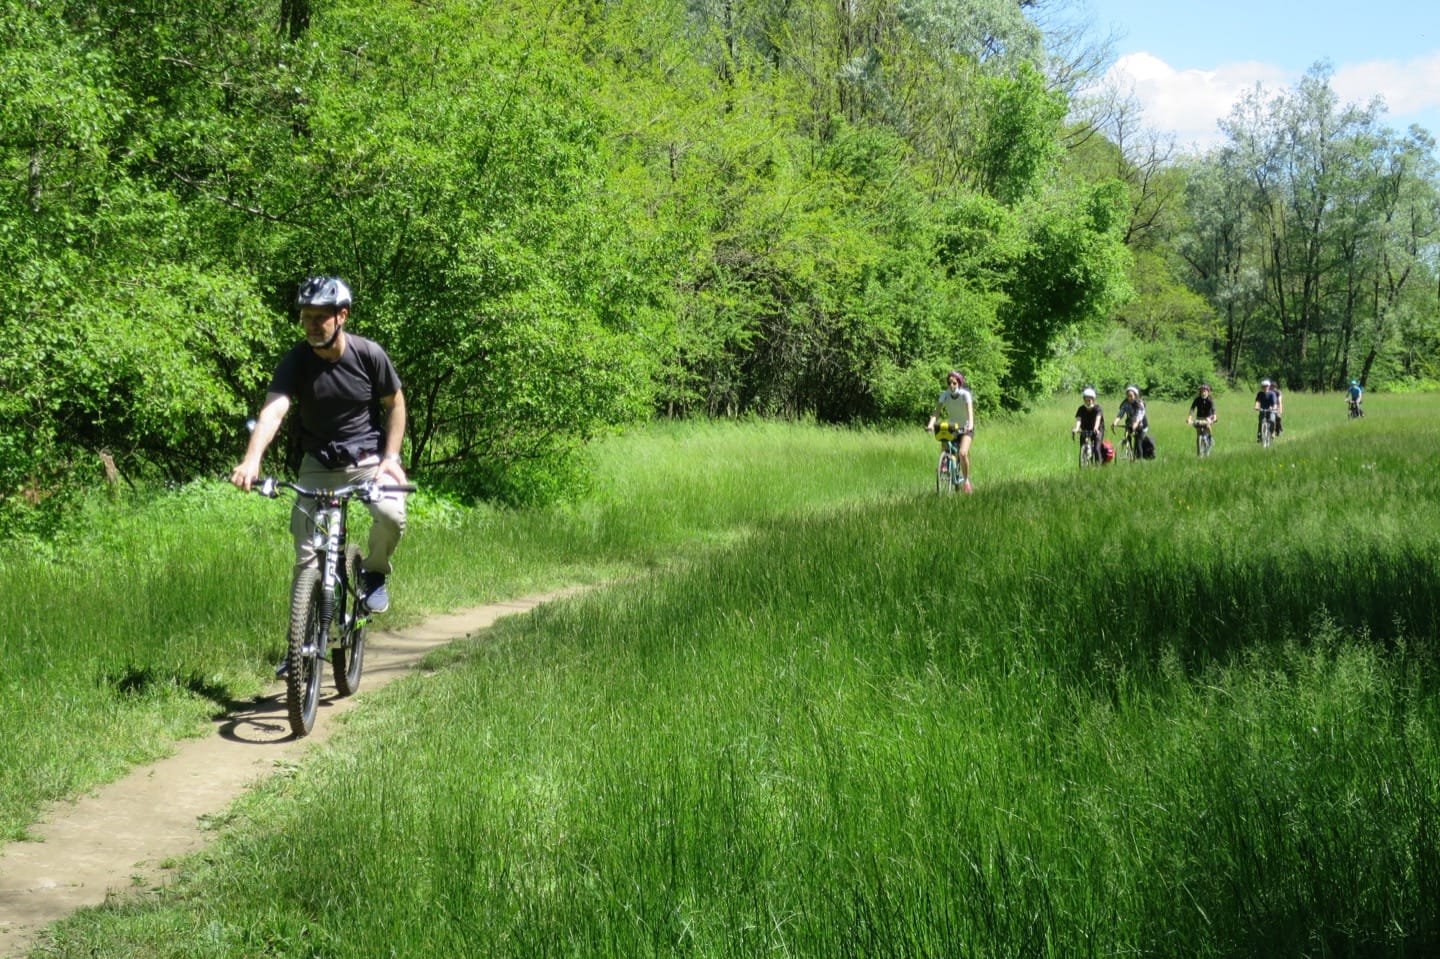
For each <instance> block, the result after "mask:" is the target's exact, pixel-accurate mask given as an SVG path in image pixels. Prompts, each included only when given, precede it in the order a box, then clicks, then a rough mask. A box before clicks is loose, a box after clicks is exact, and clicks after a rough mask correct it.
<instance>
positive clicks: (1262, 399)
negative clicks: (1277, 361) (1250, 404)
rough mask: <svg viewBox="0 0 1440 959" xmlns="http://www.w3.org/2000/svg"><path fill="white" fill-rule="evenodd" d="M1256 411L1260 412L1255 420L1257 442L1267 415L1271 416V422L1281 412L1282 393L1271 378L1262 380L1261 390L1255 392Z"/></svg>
mask: <svg viewBox="0 0 1440 959" xmlns="http://www.w3.org/2000/svg"><path fill="white" fill-rule="evenodd" d="M1255 411H1256V412H1257V413H1259V414H1260V417H1259V419H1257V420H1256V421H1255V442H1257V443H1258V442H1260V431H1261V427H1262V426H1263V425H1264V423H1265V419H1266V417H1271V423H1272V424H1273V423H1274V422H1275V420H1274V417H1276V416H1278V414H1279V412H1280V394H1279V393H1278V392H1276V390H1275V384H1274V383H1273V382H1271V381H1270V380H1268V379H1266V380H1261V381H1260V392H1258V393H1256V394H1255Z"/></svg>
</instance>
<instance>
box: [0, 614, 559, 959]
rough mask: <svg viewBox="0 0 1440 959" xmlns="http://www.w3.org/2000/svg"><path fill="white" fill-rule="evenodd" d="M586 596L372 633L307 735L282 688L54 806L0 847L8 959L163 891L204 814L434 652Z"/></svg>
mask: <svg viewBox="0 0 1440 959" xmlns="http://www.w3.org/2000/svg"><path fill="white" fill-rule="evenodd" d="M578 591H579V590H578V589H571V590H560V591H557V592H554V593H546V594H543V595H538V596H528V597H524V598H522V599H516V600H511V601H509V602H504V603H494V604H491V605H488V606H479V607H476V608H474V609H470V610H465V611H462V612H458V613H451V614H448V615H445V616H438V617H435V618H433V619H429V620H426V621H425V622H423V623H421V624H419V625H418V626H413V627H411V628H409V629H404V630H399V631H396V632H389V631H386V630H378V629H377V630H372V631H371V633H370V636H369V637H368V640H367V642H366V646H365V673H364V677H363V678H362V680H361V684H360V691H359V693H358V694H357V696H355V697H349V698H346V699H337V698H334V687H333V686H331V685H329V678H330V677H329V671H328V670H327V671H326V680H327V686H326V689H325V691H324V693H323V695H324V696H325V698H324V699H322V701H321V709H320V714H319V716H318V718H317V719H316V721H315V729H314V731H313V732H312V733H311V734H310V735H309V736H307V737H306V738H304V739H299V740H297V739H293V738H291V736H290V725H289V723H288V721H287V720H286V718H285V691H284V687H283V686H282V685H280V684H278V683H277V684H276V685H275V687H274V688H273V689H272V690H270V691H269V692H268V693H267V694H266V695H265V696H264V697H262V698H260V699H258V700H256V701H254V702H251V703H247V704H245V705H244V706H243V707H242V708H239V709H237V710H235V711H233V712H231V713H230V714H228V715H226V716H222V717H220V718H219V719H217V720H216V722H215V728H214V730H213V732H212V733H211V734H209V735H206V736H203V737H201V738H199V739H194V740H186V741H185V742H182V743H180V744H179V747H178V750H177V752H176V753H175V754H174V755H173V756H170V757H169V758H167V759H162V760H160V761H159V762H156V763H152V764H151V765H148V766H142V767H140V768H137V769H135V770H133V771H132V772H131V773H129V774H128V775H127V776H125V778H123V779H121V780H119V781H118V782H114V783H111V784H110V785H108V786H102V787H100V788H99V789H97V790H96V791H95V792H94V793H93V794H91V795H89V796H86V797H84V798H82V799H80V800H79V801H77V802H73V803H60V804H57V805H55V806H54V807H52V808H51V809H50V810H49V811H48V813H46V814H45V816H44V817H43V819H42V821H41V822H40V823H38V824H37V825H35V826H34V827H33V828H32V829H31V830H30V831H31V834H32V835H33V836H34V837H35V839H34V840H30V841H25V842H14V843H10V844H8V845H6V846H3V847H0V957H4V959H13V957H18V956H23V955H24V954H25V953H26V951H27V950H30V949H33V948H34V947H35V945H36V942H37V936H38V935H39V933H40V932H41V931H42V930H43V929H44V927H45V926H47V925H49V924H50V923H52V922H55V921H56V920H58V919H62V918H64V917H65V916H66V915H68V914H69V913H71V912H72V911H74V910H76V909H79V908H81V907H83V906H97V905H100V904H101V903H103V902H104V901H105V897H106V895H107V894H108V893H109V892H110V891H112V890H115V891H120V890H133V889H136V888H141V889H144V888H150V887H152V886H155V885H158V884H160V883H162V882H163V881H164V873H165V869H166V864H167V863H168V862H169V861H170V860H173V859H174V858H176V857H179V856H183V855H185V854H187V853H190V852H193V851H195V850H196V849H199V848H201V847H202V846H203V845H204V844H205V843H206V841H207V833H206V831H205V830H204V828H203V825H204V820H205V819H206V817H212V816H217V815H219V814H221V813H223V812H224V811H225V810H226V808H227V807H228V806H229V805H230V803H231V802H232V801H233V800H234V799H235V798H236V797H237V796H239V795H240V793H241V792H242V791H243V790H245V789H246V788H248V787H249V786H250V785H252V784H254V783H255V782H257V781H258V780H260V779H263V778H264V777H265V776H267V775H269V774H270V773H271V772H272V771H273V770H275V769H276V768H278V767H282V766H284V765H287V764H291V763H294V762H296V761H298V760H299V758H300V756H301V754H302V753H303V752H304V751H305V750H308V749H313V748H314V747H315V746H316V744H318V743H323V742H324V741H325V739H326V738H327V737H328V735H329V733H330V731H331V730H332V729H334V727H335V717H336V716H338V715H340V714H341V713H343V712H345V711H346V710H348V709H351V708H353V706H354V705H355V703H356V701H357V699H358V700H362V701H363V699H364V698H365V694H366V693H367V692H368V691H370V690H374V689H377V688H379V687H381V686H383V685H385V684H386V683H388V682H390V681H391V680H393V679H395V678H396V677H398V676H402V675H404V674H405V673H407V672H409V671H410V670H411V669H413V668H414V667H415V665H416V664H417V663H419V661H420V659H421V658H422V657H423V656H424V655H425V654H426V653H427V652H429V651H430V650H432V649H435V648H437V647H439V646H443V645H445V644H447V643H450V642H452V641H454V640H456V639H460V638H463V637H466V636H470V635H472V634H474V633H476V632H478V631H480V630H483V629H486V628H487V627H489V626H491V625H492V624H494V622H495V621H496V620H498V619H500V618H501V617H502V616H509V615H512V614H514V613H523V612H528V611H529V610H531V609H534V608H535V607H536V606H539V605H540V604H542V603H546V602H549V601H550V600H553V599H558V598H560V597H562V596H566V595H569V594H571V593H573V592H578Z"/></svg>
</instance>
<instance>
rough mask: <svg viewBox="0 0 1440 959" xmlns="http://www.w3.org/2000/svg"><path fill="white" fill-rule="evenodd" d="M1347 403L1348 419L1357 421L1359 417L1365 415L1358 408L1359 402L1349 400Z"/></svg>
mask: <svg viewBox="0 0 1440 959" xmlns="http://www.w3.org/2000/svg"><path fill="white" fill-rule="evenodd" d="M1349 402H1350V418H1351V419H1352V420H1358V419H1359V418H1360V417H1362V416H1364V415H1365V411H1364V410H1362V409H1361V408H1360V404H1359V402H1357V401H1356V400H1350V401H1349Z"/></svg>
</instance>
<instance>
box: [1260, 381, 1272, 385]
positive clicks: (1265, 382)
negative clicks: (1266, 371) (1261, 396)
mask: <svg viewBox="0 0 1440 959" xmlns="http://www.w3.org/2000/svg"><path fill="white" fill-rule="evenodd" d="M1260 385H1261V386H1274V385H1275V384H1274V383H1271V382H1270V381H1269V380H1261V381H1260Z"/></svg>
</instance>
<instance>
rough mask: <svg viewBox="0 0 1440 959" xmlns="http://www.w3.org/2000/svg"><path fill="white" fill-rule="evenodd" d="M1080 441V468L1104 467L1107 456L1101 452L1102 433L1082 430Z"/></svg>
mask: <svg viewBox="0 0 1440 959" xmlns="http://www.w3.org/2000/svg"><path fill="white" fill-rule="evenodd" d="M1079 439H1080V468H1081V469H1082V470H1083V469H1084V468H1085V467H1087V466H1102V465H1104V463H1105V456H1104V454H1103V453H1101V452H1100V431H1099V430H1081V431H1080V433H1079Z"/></svg>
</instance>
